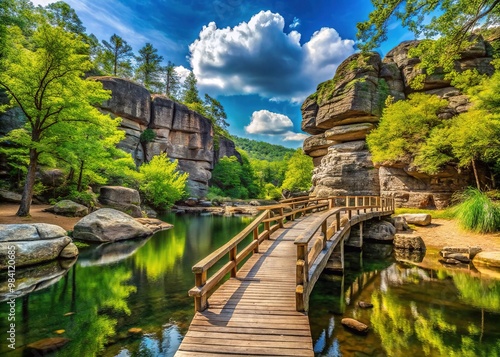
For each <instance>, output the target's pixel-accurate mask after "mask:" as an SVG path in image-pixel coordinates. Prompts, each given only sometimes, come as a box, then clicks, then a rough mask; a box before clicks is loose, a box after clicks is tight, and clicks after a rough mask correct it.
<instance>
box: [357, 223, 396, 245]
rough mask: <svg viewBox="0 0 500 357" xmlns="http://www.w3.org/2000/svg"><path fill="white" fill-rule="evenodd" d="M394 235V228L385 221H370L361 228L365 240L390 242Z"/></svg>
mask: <svg viewBox="0 0 500 357" xmlns="http://www.w3.org/2000/svg"><path fill="white" fill-rule="evenodd" d="M395 234H396V227H394V226H393V225H392V223H390V222H387V221H377V220H370V221H367V222H365V224H364V226H363V237H364V238H366V239H373V240H380V241H391V240H393V239H394V235H395Z"/></svg>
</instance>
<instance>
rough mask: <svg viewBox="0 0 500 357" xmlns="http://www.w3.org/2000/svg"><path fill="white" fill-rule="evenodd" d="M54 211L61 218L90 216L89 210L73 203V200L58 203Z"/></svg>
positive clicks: (53, 208)
mask: <svg viewBox="0 0 500 357" xmlns="http://www.w3.org/2000/svg"><path fill="white" fill-rule="evenodd" d="M52 211H53V212H54V213H56V214H60V215H61V216H70V217H83V216H86V215H88V214H89V209H88V208H87V207H85V206H84V205H81V204H79V203H76V202H73V201H71V200H62V201H59V202H57V203H56V204H55V205H54V206H53V207H52Z"/></svg>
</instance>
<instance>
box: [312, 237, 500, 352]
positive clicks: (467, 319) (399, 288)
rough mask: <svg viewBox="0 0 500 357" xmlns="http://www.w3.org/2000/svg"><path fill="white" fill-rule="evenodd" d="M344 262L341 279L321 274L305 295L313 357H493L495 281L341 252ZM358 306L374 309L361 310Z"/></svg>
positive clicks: (499, 320)
mask: <svg viewBox="0 0 500 357" xmlns="http://www.w3.org/2000/svg"><path fill="white" fill-rule="evenodd" d="M377 246H379V247H382V249H383V247H384V245H377ZM385 247H387V248H388V249H391V248H390V246H385ZM376 249H377V248H376ZM379 251H380V250H379ZM347 264H348V266H349V273H347V274H346V275H345V276H344V277H340V276H334V275H327V274H324V275H323V276H322V278H321V280H320V281H319V282H318V283H317V284H316V287H315V290H314V292H313V295H312V296H311V306H312V308H311V311H310V313H309V316H310V322H311V332H312V335H313V342H314V351H315V352H316V356H329V357H338V356H344V357H351V356H353V357H361V356H377V357H378V356H380V357H382V356H392V357H413V356H419V357H420V356H436V357H437V356H439V357H480V356H481V357H495V356H500V280H489V279H484V278H483V279H481V278H480V277H479V276H480V275H479V273H477V272H474V271H471V272H467V271H465V270H457V269H453V270H445V269H442V270H429V269H423V268H419V267H416V266H414V265H410V264H404V263H397V262H395V261H394V260H393V259H386V260H384V261H381V260H380V259H377V258H372V257H370V256H369V255H368V254H364V255H360V254H359V253H349V261H348V262H347ZM359 301H365V302H371V303H372V304H373V305H374V307H373V309H361V308H359V307H358V302H359ZM343 317H352V318H355V319H357V320H358V321H361V322H363V323H365V324H367V325H368V326H370V331H369V333H368V334H367V335H366V336H359V335H355V334H353V333H351V332H349V331H347V330H346V329H345V328H344V327H343V326H342V325H341V323H340V321H341V320H342V318H343Z"/></svg>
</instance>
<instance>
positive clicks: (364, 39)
mask: <svg viewBox="0 0 500 357" xmlns="http://www.w3.org/2000/svg"><path fill="white" fill-rule="evenodd" d="M372 4H373V6H374V10H373V11H372V12H371V13H370V15H369V18H368V20H367V21H365V22H361V23H358V24H357V27H358V34H357V36H358V39H359V41H360V43H359V45H358V46H359V47H360V48H361V49H363V50H365V51H366V50H372V49H374V48H376V47H378V46H379V45H380V43H381V42H383V41H385V40H386V39H387V32H388V24H389V23H390V22H391V21H392V20H393V19H394V18H395V19H396V20H398V21H401V23H402V25H403V26H405V27H407V28H408V29H410V30H411V31H412V32H414V33H415V35H417V36H419V35H423V36H424V37H426V38H437V39H436V40H433V41H430V40H426V41H423V42H422V43H421V44H420V45H419V46H418V49H417V50H416V51H415V52H414V53H413V54H415V55H418V56H419V58H421V60H422V66H423V67H425V68H426V69H427V73H428V74H430V73H432V72H433V71H434V69H435V68H436V67H443V68H444V69H445V70H446V71H451V70H452V69H453V62H454V60H455V59H457V58H459V57H460V54H459V53H460V51H462V50H464V49H466V48H467V47H469V46H470V45H471V43H473V41H474V38H471V36H470V35H471V34H472V33H474V32H477V31H478V28H483V29H487V28H488V27H490V26H491V25H493V24H498V21H499V20H500V18H499V16H500V2H499V1H498V0H481V1H479V0H474V1H470V0H456V1H446V0H436V1H422V0H405V1H400V0H389V1H380V0H372ZM428 16H433V18H432V21H430V22H429V21H425V19H426V17H428Z"/></svg>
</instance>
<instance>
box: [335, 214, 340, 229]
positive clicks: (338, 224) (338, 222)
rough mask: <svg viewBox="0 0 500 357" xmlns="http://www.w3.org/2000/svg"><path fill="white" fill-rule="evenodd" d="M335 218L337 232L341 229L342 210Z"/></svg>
mask: <svg viewBox="0 0 500 357" xmlns="http://www.w3.org/2000/svg"><path fill="white" fill-rule="evenodd" d="M335 219H336V220H337V224H336V229H337V230H336V232H338V231H340V212H337V213H336V214H335Z"/></svg>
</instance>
